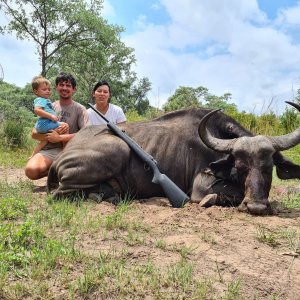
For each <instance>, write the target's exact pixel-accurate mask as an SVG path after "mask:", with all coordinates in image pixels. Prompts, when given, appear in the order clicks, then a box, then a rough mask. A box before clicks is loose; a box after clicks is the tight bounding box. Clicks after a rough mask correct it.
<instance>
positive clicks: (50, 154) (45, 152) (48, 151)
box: [39, 148, 62, 160]
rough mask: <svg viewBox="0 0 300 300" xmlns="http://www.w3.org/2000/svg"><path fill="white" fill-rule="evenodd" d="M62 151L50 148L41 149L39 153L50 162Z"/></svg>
mask: <svg viewBox="0 0 300 300" xmlns="http://www.w3.org/2000/svg"><path fill="white" fill-rule="evenodd" d="M61 151H62V148H52V149H42V150H41V151H40V152H39V153H40V154H42V155H44V156H46V157H48V158H50V159H51V160H55V158H56V157H57V156H58V154H59V153H60V152H61Z"/></svg>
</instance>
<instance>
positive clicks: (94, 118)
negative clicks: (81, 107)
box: [87, 103, 126, 125]
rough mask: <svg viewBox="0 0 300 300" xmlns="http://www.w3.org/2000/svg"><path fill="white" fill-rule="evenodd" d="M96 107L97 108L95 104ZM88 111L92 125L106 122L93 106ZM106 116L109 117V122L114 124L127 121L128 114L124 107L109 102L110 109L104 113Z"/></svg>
mask: <svg viewBox="0 0 300 300" xmlns="http://www.w3.org/2000/svg"><path fill="white" fill-rule="evenodd" d="M94 107H95V108H96V106H95V105H94ZM87 112H88V115H89V119H90V123H91V124H92V125H102V124H106V122H105V121H104V120H103V119H102V118H101V117H100V116H99V115H97V113H96V112H94V111H93V110H92V109H91V108H89V109H88V110H87ZM104 117H105V118H106V119H108V120H109V122H112V123H113V124H119V123H122V122H125V121H126V116H125V114H124V112H123V110H122V108H121V107H119V106H117V105H114V104H112V103H109V104H108V110H107V112H106V114H105V115H104Z"/></svg>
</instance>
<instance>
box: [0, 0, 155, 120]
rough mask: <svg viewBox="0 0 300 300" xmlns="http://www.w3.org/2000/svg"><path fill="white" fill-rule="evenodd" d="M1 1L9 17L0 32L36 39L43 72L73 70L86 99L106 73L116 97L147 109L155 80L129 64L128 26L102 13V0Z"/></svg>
mask: <svg viewBox="0 0 300 300" xmlns="http://www.w3.org/2000/svg"><path fill="white" fill-rule="evenodd" d="M0 6H1V9H2V10H3V11H4V13H5V14H6V16H7V17H8V18H9V22H8V24H6V25H4V26H0V32H2V33H4V32H7V33H15V34H16V36H17V38H19V39H29V40H32V41H33V42H34V43H35V44H36V48H37V53H38V55H39V58H40V61H41V67H42V68H41V69H42V70H41V74H42V75H43V76H45V77H48V78H49V79H52V80H53V79H54V77H55V76H56V75H57V73H58V72H59V71H60V70H64V71H66V72H70V73H72V74H73V75H74V76H75V77H76V78H77V81H78V91H77V94H75V97H74V99H75V100H77V101H79V102H81V103H83V104H86V103H87V102H88V101H89V99H90V98H91V90H92V87H93V85H94V83H95V82H96V81H98V80H100V79H106V80H108V81H109V82H110V83H111V84H112V86H113V88H114V89H113V91H114V100H113V101H115V102H116V103H118V104H120V106H121V107H122V108H123V109H124V110H125V111H127V110H129V109H133V108H134V109H136V110H137V111H138V113H139V114H141V115H142V114H143V113H145V111H146V110H147V108H148V107H149V101H148V100H147V98H146V97H145V96H146V93H147V92H148V91H149V90H150V86H151V84H150V82H149V80H148V79H147V78H143V79H141V80H140V81H138V79H137V77H136V74H135V73H134V72H133V71H132V70H131V66H132V65H133V63H135V57H134V54H133V51H134V50H133V49H132V48H130V47H127V46H126V45H125V44H124V43H123V42H122V41H121V39H120V34H121V32H123V31H124V29H123V28H122V27H120V26H116V25H110V24H108V23H107V21H106V20H104V19H103V18H102V16H101V10H102V8H103V1H102V0H93V1H90V2H87V1H84V0H72V1H71V0H69V1H63V0H55V1H54V0H50V1H44V0H32V1H19V0H0ZM37 75H38V74H37ZM27 99H31V100H32V97H31V98H30V97H29V98H27ZM27 101H28V100H27ZM26 103H27V104H28V105H27V108H29V106H30V107H31V106H32V104H31V102H30V103H28V102H26Z"/></svg>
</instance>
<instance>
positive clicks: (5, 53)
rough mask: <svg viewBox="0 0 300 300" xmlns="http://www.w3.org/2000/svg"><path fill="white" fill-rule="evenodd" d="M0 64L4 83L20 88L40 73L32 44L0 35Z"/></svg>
mask: <svg viewBox="0 0 300 300" xmlns="http://www.w3.org/2000/svg"><path fill="white" fill-rule="evenodd" d="M0 64H1V65H2V68H3V71H4V81H6V82H11V83H14V84H16V85H17V86H20V87H23V86H25V85H26V83H28V82H31V79H32V78H33V77H34V76H36V75H38V74H40V72H41V67H40V65H39V63H38V56H37V55H35V46H34V44H33V43H32V42H28V41H20V40H16V39H15V38H14V37H13V36H8V35H0Z"/></svg>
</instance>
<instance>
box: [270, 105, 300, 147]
mask: <svg viewBox="0 0 300 300" xmlns="http://www.w3.org/2000/svg"><path fill="white" fill-rule="evenodd" d="M286 103H288V104H290V105H292V106H293V107H295V108H296V109H297V110H298V111H300V105H298V104H296V103H294V102H289V101H286ZM268 138H269V139H270V140H271V141H272V145H273V147H274V148H275V149H276V150H277V151H283V150H287V149H290V148H292V147H294V146H296V145H298V144H299V143H300V127H298V128H297V129H296V130H295V131H293V132H291V133H289V134H286V135H282V136H274V137H268Z"/></svg>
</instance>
